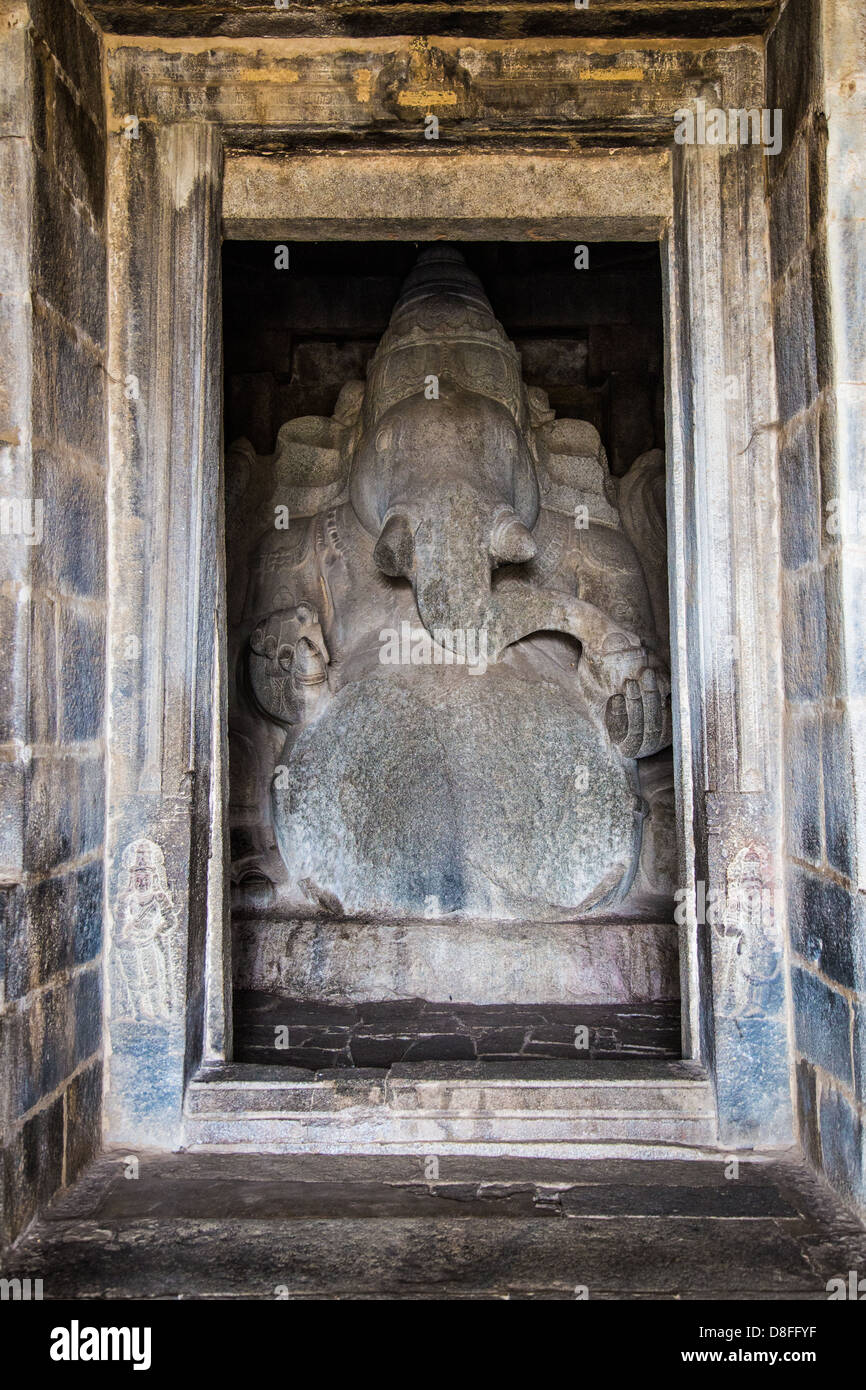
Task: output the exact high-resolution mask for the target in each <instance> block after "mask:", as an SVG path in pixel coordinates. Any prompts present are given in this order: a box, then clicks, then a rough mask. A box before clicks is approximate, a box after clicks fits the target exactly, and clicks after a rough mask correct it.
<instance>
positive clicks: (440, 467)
mask: <svg viewBox="0 0 866 1390" xmlns="http://www.w3.org/2000/svg"><path fill="white" fill-rule="evenodd" d="M542 397H543V393H542V392H539V391H531V392H530V391H528V390H527V388H526V387H525V385H524V383H523V381H522V379H521V372H520V360H519V356H518V354H517V352H516V350H515V349H514V347H513V345H512V344H511V343H510V342H509V340H508V338H507V337H506V335H505V333H504V331H503V330H502V328H501V326H500V325H499V324H498V322H497V321H496V319H495V318H494V315H493V312H492V310H491V308H490V305H489V303H488V301H487V298H486V296H485V295H484V292H483V290H482V288H481V285H480V283H479V282H478V280H477V278H476V277H475V276H474V275H473V274H472V273H471V272H470V271H469V270H468V268H467V267H466V265H465V263H464V261H463V259H462V257H461V256H460V255H459V253H458V252H456V251H454V250H453V249H450V248H447V247H436V248H433V249H431V250H428V251H425V252H424V253H422V255H421V257H420V258H419V260H418V263H417V265H416V267H415V269H414V270H413V271H412V272H411V273H410V275H409V277H408V278H407V280H406V282H405V285H404V288H403V291H402V293H401V296H400V299H399V300H398V303H397V305H396V307H395V309H394V312H393V315H392V318H391V322H390V325H389V327H388V330H387V332H386V333H385V335H384V337H383V339H382V341H381V343H380V344H379V347H378V348H377V351H376V353H375V355H374V357H373V360H372V362H371V364H370V368H369V371H368V380H367V383H366V386H365V387H364V386H362V385H361V384H359V383H351V384H350V385H349V386H348V387H347V388H346V389H345V390H344V392H343V394H342V395H341V398H340V401H339V402H338V406H337V410H336V412H335V417H334V419H333V420H332V421H328V422H324V421H323V422H320V431H321V437H322V438H327V440H328V449H327V451H326V453H323V454H321V455H320V456H319V458H318V460H317V459H316V458H315V457H313V456H311V455H310V453H309V450H307V451H306V452H304V450H303V449H299V448H298V447H295V446H294V445H292V446H291V447H290V442H289V441H288V439H287V438H285V437H284V438H283V445H282V447H281V448H280V449H278V456H277V461H276V468H277V474H278V477H280V476H281V477H282V478H283V484H282V486H283V496H284V500H286V494H287V488H286V483H288V492H289V493H291V492H292V488H293V486H296V487H297V489H298V494H297V495H298V496H300V495H301V494H303V496H304V502H305V504H306V505H305V511H306V512H307V514H306V515H302V516H297V515H296V514H295V516H294V519H292V521H291V523H290V524H289V525H288V527H287V528H286V529H283V530H280V529H276V528H274V529H272V530H271V531H269V533H268V534H267V535H266V536H265V537H263V538H262V540H261V541H260V543H259V544H258V546H257V548H256V550H255V552H254V554H253V557H252V563H251V573H250V581H249V586H248V591H247V600H246V610H245V614H244V620H243V633H242V634H241V641H240V642H239V644H238V645H239V646H240V645H241V644H242V643H243V644H244V645H245V652H246V655H245V666H244V670H245V672H246V674H245V677H244V680H245V688H246V692H247V699H248V709H249V710H250V712H251V714H252V713H253V712H254V717H257V718H258V719H260V720H266V721H269V723H270V726H271V727H272V728H275V729H281V730H283V731H284V734H285V741H284V744H283V747H282V750H281V752H280V753H279V756H278V758H277V760H276V763H275V775H274V777H273V779H272V801H271V809H272V816H273V827H274V831H275V835H276V840H277V844H278V846H279V853H280V857H281V860H282V864H283V866H284V869H285V886H284V888H283V889H282V890H281V892H282V894H283V898H282V901H283V903H284V905H285V906H286V909H287V910H293V911H297V910H298V908H299V907H301V906H303V905H306V907H307V908H308V909H309V908H310V907H311V905H313V904H318V905H319V906H320V907H322V908H324V909H325V910H327V911H338V912H343V913H348V914H358V913H371V914H375V915H380V916H384V917H396V916H406V915H413V916H419V917H420V916H425V917H430V916H433V917H435V916H449V915H473V916H482V917H488V918H503V919H504V918H523V919H533V918H535V919H541V918H552V919H556V918H565V917H570V916H573V915H575V914H577V913H582V912H588V911H592V910H597V909H601V908H606V907H610V906H611V905H613V904H615V903H617V902H619V901H620V900H621V899H622V898H623V897H624V895H625V894H626V893H627V892H628V890H629V887H630V885H631V883H632V881H633V879H634V876H635V872H636V869H637V866H638V860H639V856H640V850H641V840H642V835H643V824H644V820H645V817H646V814H647V809H648V808H647V803H646V802H645V800H644V798H643V796H642V795H641V789H640V780H639V775H638V765H637V760H638V759H642V758H646V757H650V756H652V755H654V754H656V753H657V752H658V751H659V750H660V749H663V748H665V747H666V746H667V745H668V744H669V743H670V739H671V716H670V683H669V675H668V671H667V667H666V662H665V656H664V651H665V644H664V642H663V640H660V638H659V634H658V632H657V628H656V621H655V618H654V615H653V604H652V602H651V599H650V593H649V591H648V589H647V583H646V579H645V576H644V571H643V568H642V564H641V558H639V555H638V552H637V550H636V548H635V545H634V544H633V541H632V539H630V536H629V534H628V533H627V532H626V530H625V529H624V528H623V525H622V521H621V518H620V514H619V511H618V509H617V505H616V492H615V488H614V486H613V482H612V480H611V478H610V476H609V474H608V472H607V465H606V460H605V457H604V451H603V449H602V448H601V444H600V440H599V439H598V435H597V434H596V433H595V431H594V430H593V429H592V427H591V426H589V425H587V424H586V423H585V422H581V421H567V420H561V421H555V420H553V412H551V411H550V410H549V409H548V408H547V402H546V399H542ZM300 424H302V422H295V425H296V426H297V425H300ZM300 433H301V434H302V435H308V436H312V435H313V434H314V433H315V430H314V428H313V427H312V426H308V427H305V428H304V430H302V431H300ZM297 435H298V430H297V428H296V429H295V436H296V437H297ZM281 436H283V431H281ZM317 467H319V468H320V477H318V478H317V476H316V468H317ZM335 479H336V480H337V481H335ZM317 482H320V483H321V486H322V488H327V489H328V492H329V495H328V497H327V505H322V506H321V507H320V508H318V509H314V508H311V507H310V497H311V496H312V497H315V495H316V486H315V485H316V483H317ZM321 495H322V494H321V493H320V496H321ZM275 496H276V493H275ZM638 539H639V537H638ZM244 634H248V636H244ZM404 638H405V639H406V640H403V639H404ZM467 655H471V659H469V660H468V659H467Z"/></svg>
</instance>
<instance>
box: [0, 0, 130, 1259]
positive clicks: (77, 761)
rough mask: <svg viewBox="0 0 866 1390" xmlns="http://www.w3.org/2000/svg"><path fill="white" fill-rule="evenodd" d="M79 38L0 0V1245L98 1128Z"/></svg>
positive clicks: (97, 65)
mask: <svg viewBox="0 0 866 1390" xmlns="http://www.w3.org/2000/svg"><path fill="white" fill-rule="evenodd" d="M100 45H101V39H100V36H99V34H98V31H97V30H96V29H95V27H94V26H93V24H92V22H91V21H90V20H89V19H88V18H87V17H86V16H85V14H84V13H83V12H82V11H81V10H80V9H79V8H78V7H77V6H76V4H74V3H73V0H32V3H30V4H29V5H25V4H20V3H15V0H2V3H0V90H2V98H0V103H2V105H0V219H2V223H3V225H2V226H0V358H2V360H3V366H4V384H3V387H2V390H0V646H2V650H3V653H4V661H3V675H2V677H0V680H2V686H3V689H2V692H0V696H2V698H0V725H2V728H0V827H2V829H0V913H2V919H3V920H2V941H3V947H2V956H0V1136H2V1184H0V1193H2V1216H0V1241H2V1242H6V1241H9V1240H12V1239H14V1238H15V1237H16V1236H17V1235H18V1233H19V1232H20V1231H21V1230H22V1229H23V1228H24V1227H25V1226H26V1225H27V1224H28V1222H29V1221H30V1220H31V1219H32V1217H33V1216H34V1214H35V1212H36V1210H37V1208H38V1207H39V1206H41V1205H42V1204H43V1203H44V1202H46V1201H47V1200H48V1199H49V1198H50V1197H51V1195H52V1194H53V1193H54V1192H55V1191H56V1190H57V1189H58V1188H59V1187H61V1186H63V1185H65V1184H68V1183H70V1182H72V1181H73V1180H74V1178H75V1177H76V1176H77V1174H78V1172H79V1171H80V1170H81V1168H82V1166H83V1165H84V1164H85V1163H86V1162H87V1161H88V1160H89V1158H90V1157H91V1156H92V1155H93V1153H94V1151H95V1150H96V1148H97V1147H98V1145H99V1141H100V1132H101V1115H100V1106H101V1070H102V1053H101V1047H102V1043H101V1031H102V1027H101V1019H102V1004H101V994H102V959H101V951H102V896H103V867H102V854H103V840H104V805H105V778H104V731H103V725H104V684H105V676H104V672H105V651H104V648H105V627H106V593H105V548H106V534H105V532H106V521H105V516H106V511H105V488H106V477H105V467H106V448H105V438H106V422H105V386H106V369H105V350H106V232H105V118H104V109H103V97H102V84H101V52H100Z"/></svg>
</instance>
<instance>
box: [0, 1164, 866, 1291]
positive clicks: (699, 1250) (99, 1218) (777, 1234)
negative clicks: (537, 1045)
mask: <svg viewBox="0 0 866 1390" xmlns="http://www.w3.org/2000/svg"><path fill="white" fill-rule="evenodd" d="M139 1159H140V1169H139V1173H140V1176H139V1177H138V1179H137V1180H135V1181H129V1180H126V1179H125V1178H124V1172H125V1171H127V1172H128V1171H129V1166H128V1162H127V1160H126V1158H125V1156H124V1154H123V1153H121V1152H120V1151H118V1152H117V1153H114V1154H112V1155H110V1156H106V1157H104V1158H102V1159H100V1160H99V1162H98V1163H97V1164H96V1165H94V1166H93V1167H91V1168H90V1169H89V1170H87V1171H86V1172H85V1174H84V1175H83V1177H82V1179H81V1181H80V1182H79V1183H78V1184H77V1185H76V1187H75V1188H73V1189H72V1190H71V1191H70V1192H68V1193H67V1194H64V1196H63V1197H62V1198H61V1199H60V1200H59V1201H58V1202H57V1203H56V1204H55V1205H54V1207H53V1208H52V1209H51V1210H50V1211H49V1213H48V1215H47V1218H45V1219H43V1220H42V1221H40V1223H39V1224H38V1226H37V1227H35V1228H34V1230H33V1232H32V1233H31V1234H30V1235H29V1236H28V1238H27V1240H26V1241H25V1242H24V1243H23V1245H22V1246H21V1247H20V1249H19V1250H16V1252H15V1254H14V1257H12V1258H10V1259H9V1260H8V1261H7V1263H6V1268H5V1269H4V1274H7V1275H9V1274H14V1273H15V1272H21V1273H22V1274H24V1273H26V1274H28V1275H30V1276H31V1277H41V1278H42V1279H43V1281H44V1296H45V1298H46V1299H57V1298H84V1297H95V1298H109V1299H112V1298H120V1297H127V1298H128V1297H143V1298H153V1297H157V1298H171V1297H174V1298H176V1297H185V1298H193V1299H205V1298H213V1297H223V1298H225V1297H233V1298H259V1299H261V1298H265V1299H267V1298H276V1297H278V1296H286V1295H288V1296H289V1297H291V1298H299V1297H300V1298H305V1297H307V1298H310V1297H318V1298H328V1299H338V1300H339V1299H341V1298H358V1297H361V1298H371V1299H375V1298H387V1297H390V1298H397V1299H412V1298H423V1299H430V1298H434V1299H436V1298H451V1299H453V1298H490V1297H511V1298H546V1299H555V1298H571V1299H573V1298H574V1294H575V1286H576V1285H581V1286H584V1287H585V1288H587V1290H588V1296H589V1299H590V1300H598V1299H603V1298H635V1297H655V1298H680V1299H690V1298H701V1299H706V1298H712V1297H724V1298H729V1299H731V1298H732V1299H765V1298H780V1297H785V1296H787V1297H793V1298H799V1299H803V1298H816V1299H817V1298H821V1299H824V1298H826V1296H827V1295H826V1284H827V1280H828V1279H830V1278H833V1277H835V1276H837V1275H838V1274H839V1272H840V1270H847V1269H849V1268H852V1269H858V1268H861V1267H862V1264H863V1260H864V1258H866V1239H864V1236H863V1232H862V1229H861V1228H859V1227H857V1226H856V1225H855V1223H853V1222H852V1221H851V1220H850V1218H846V1216H845V1214H844V1213H843V1212H842V1211H841V1210H840V1209H839V1207H838V1205H834V1204H833V1202H832V1201H830V1200H829V1198H828V1195H827V1192H826V1189H824V1188H821V1187H820V1186H819V1185H817V1184H816V1183H815V1181H814V1179H812V1178H810V1177H809V1175H808V1174H807V1173H806V1172H805V1171H803V1170H802V1169H801V1168H798V1167H795V1166H788V1165H782V1164H768V1163H764V1162H743V1163H742V1164H741V1165H740V1168H739V1176H738V1178H737V1180H736V1181H731V1180H728V1179H727V1178H726V1176H725V1174H726V1164H725V1161H722V1159H721V1158H720V1159H719V1160H716V1161H713V1162H708V1163H701V1162H682V1161H680V1162H665V1161H659V1162H654V1163H647V1162H643V1163H642V1162H635V1161H633V1160H632V1161H630V1162H623V1161H620V1162H616V1161H614V1162H607V1163H604V1164H600V1163H595V1162H592V1161H586V1162H571V1163H568V1162H562V1161H559V1162H557V1161H551V1160H540V1159H537V1158H535V1159H532V1158H524V1159H512V1160H507V1159H495V1158H491V1159H483V1158H475V1159H472V1160H467V1159H460V1158H457V1157H454V1158H452V1157H447V1156H445V1157H443V1158H442V1159H441V1160H440V1163H439V1168H438V1173H437V1176H436V1177H433V1178H431V1177H430V1176H428V1174H427V1173H425V1167H424V1161H423V1160H419V1159H418V1158H410V1157H406V1158H397V1157H390V1158H389V1157H378V1156H377V1157H376V1158H373V1159H365V1158H363V1157H355V1158H333V1157H332V1158H328V1157H326V1156H322V1155H315V1156H311V1157H309V1158H304V1157H303V1156H284V1155H281V1156H279V1157H274V1156H262V1155H259V1156H256V1155H231V1154H227V1155H213V1154H210V1155H196V1154H184V1155H181V1156H177V1157H174V1158H168V1159H166V1158H160V1157H157V1156H153V1155H148V1154H141V1155H140V1156H139ZM241 1213H242V1214H241ZM131 1246H134V1250H135V1256H134V1258H130V1247H131Z"/></svg>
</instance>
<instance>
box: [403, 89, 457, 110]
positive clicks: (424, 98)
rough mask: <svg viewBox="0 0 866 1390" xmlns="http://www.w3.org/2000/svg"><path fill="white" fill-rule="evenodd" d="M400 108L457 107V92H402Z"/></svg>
mask: <svg viewBox="0 0 866 1390" xmlns="http://www.w3.org/2000/svg"><path fill="white" fill-rule="evenodd" d="M397 105H398V106H424V107H428V106H456V105H457V93H456V92H432V91H427V90H424V91H418V92H400V93H399V95H398V97H397Z"/></svg>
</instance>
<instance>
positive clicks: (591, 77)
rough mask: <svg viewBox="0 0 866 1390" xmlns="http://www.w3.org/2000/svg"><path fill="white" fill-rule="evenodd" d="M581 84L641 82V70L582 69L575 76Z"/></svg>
mask: <svg viewBox="0 0 866 1390" xmlns="http://www.w3.org/2000/svg"><path fill="white" fill-rule="evenodd" d="M577 75H578V78H579V79H580V80H581V81H583V82H643V80H644V77H645V75H646V74H645V73H644V70H643V68H582V69H581V70H580V72H579V73H578V74H577Z"/></svg>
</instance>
